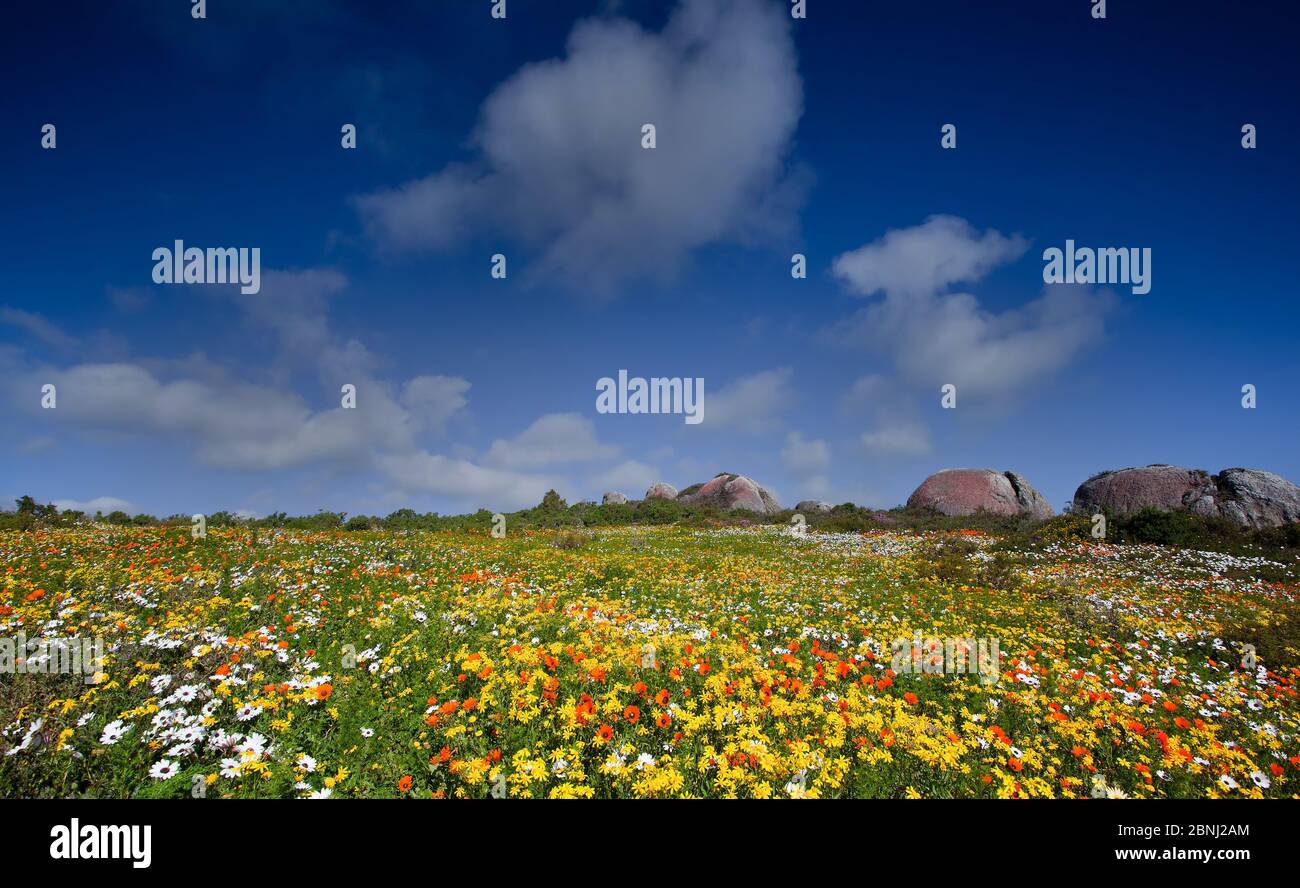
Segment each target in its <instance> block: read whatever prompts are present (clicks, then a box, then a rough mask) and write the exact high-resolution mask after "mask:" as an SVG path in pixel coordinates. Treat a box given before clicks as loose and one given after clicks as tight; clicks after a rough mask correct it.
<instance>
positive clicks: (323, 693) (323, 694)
mask: <svg viewBox="0 0 1300 888" xmlns="http://www.w3.org/2000/svg"><path fill="white" fill-rule="evenodd" d="M314 693H315V695H316V699H317V700H328V699H329V698H330V694H332V693H334V685H332V684H330V683H328V682H326V683H325V684H320V685H316V690H315V691H314Z"/></svg>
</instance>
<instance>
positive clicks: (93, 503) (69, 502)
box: [54, 496, 135, 515]
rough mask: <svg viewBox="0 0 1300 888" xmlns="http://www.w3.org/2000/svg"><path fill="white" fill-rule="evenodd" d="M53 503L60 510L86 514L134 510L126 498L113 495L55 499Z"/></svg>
mask: <svg viewBox="0 0 1300 888" xmlns="http://www.w3.org/2000/svg"><path fill="white" fill-rule="evenodd" d="M54 505H55V506H57V507H58V509H59V511H60V512H85V513H86V514H87V515H94V514H95V513H96V512H103V513H104V514H105V515H107V514H109V513H110V512H134V511H135V506H133V505H132V504H131V503H130V502H129V501H128V500H124V499H119V498H117V497H115V496H97V497H95V498H94V499H92V500H86V501H84V502H83V501H81V500H73V499H56V500H55V501H54Z"/></svg>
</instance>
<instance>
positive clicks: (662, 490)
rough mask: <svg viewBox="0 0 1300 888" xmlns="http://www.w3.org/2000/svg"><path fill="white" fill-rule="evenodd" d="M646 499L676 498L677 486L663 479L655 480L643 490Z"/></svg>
mask: <svg viewBox="0 0 1300 888" xmlns="http://www.w3.org/2000/svg"><path fill="white" fill-rule="evenodd" d="M645 498H646V499H677V488H676V487H673V486H672V485H671V484H666V483H664V482H663V481H656V482H655V483H654V484H651V485H650V489H649V490H647V491H646V492H645Z"/></svg>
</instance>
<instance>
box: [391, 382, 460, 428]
mask: <svg viewBox="0 0 1300 888" xmlns="http://www.w3.org/2000/svg"><path fill="white" fill-rule="evenodd" d="M469 389H470V384H469V381H468V380H465V379H461V378H460V377H459V376H416V377H414V378H412V379H408V380H407V381H406V383H405V384H404V385H403V386H402V396H401V402H402V405H403V406H404V407H406V409H407V410H409V411H411V414H412V417H413V418H414V419H415V420H416V421H417V422H418V423H420V424H421V425H422V426H427V427H429V428H433V429H436V430H438V431H442V430H443V429H444V428H445V427H446V425H447V420H449V419H450V418H451V417H452V416H454V415H455V414H457V413H458V412H460V410H461V409H462V408H464V407H465V405H466V404H468V403H469V399H468V398H466V397H465V393H466V392H468V391H469Z"/></svg>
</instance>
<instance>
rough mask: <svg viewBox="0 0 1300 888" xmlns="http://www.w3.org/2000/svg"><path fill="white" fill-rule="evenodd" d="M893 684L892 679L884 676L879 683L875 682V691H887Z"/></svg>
mask: <svg viewBox="0 0 1300 888" xmlns="http://www.w3.org/2000/svg"><path fill="white" fill-rule="evenodd" d="M893 683H894V680H893V679H892V678H890V677H889V676H888V675H886V676H885V677H884V678H882V679H881V680H880V681H878V682H876V690H878V691H884V690H888V689H889V688H890V686H892V685H893Z"/></svg>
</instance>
